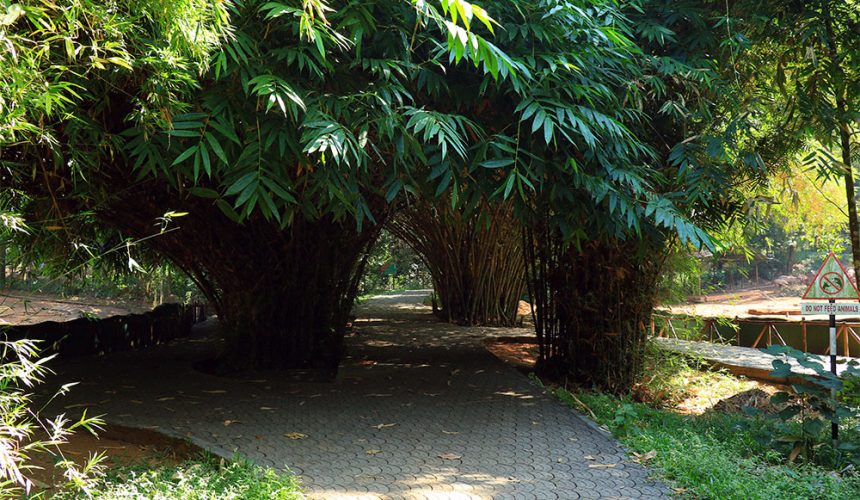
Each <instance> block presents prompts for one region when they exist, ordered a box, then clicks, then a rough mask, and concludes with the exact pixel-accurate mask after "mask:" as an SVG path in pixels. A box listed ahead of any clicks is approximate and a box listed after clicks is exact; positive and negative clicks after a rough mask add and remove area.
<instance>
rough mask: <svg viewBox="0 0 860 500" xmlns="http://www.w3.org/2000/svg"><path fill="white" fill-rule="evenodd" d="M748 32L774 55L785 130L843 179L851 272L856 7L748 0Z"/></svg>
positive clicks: (859, 16) (857, 249)
mask: <svg viewBox="0 0 860 500" xmlns="http://www.w3.org/2000/svg"><path fill="white" fill-rule="evenodd" d="M751 4H752V7H751V8H752V9H755V10H757V11H758V12H759V13H765V14H766V15H765V16H763V18H764V19H765V21H764V22H762V16H759V17H751V18H750V19H749V23H747V24H748V26H749V32H750V37H751V38H752V39H754V40H755V41H756V43H757V44H758V46H759V47H760V48H761V50H763V51H766V52H767V53H768V54H769V55H771V56H772V57H771V58H770V59H769V61H770V65H771V66H772V67H773V75H774V77H773V80H767V81H765V82H764V83H765V84H768V83H769V82H772V83H775V85H776V86H778V88H779V89H780V90H781V91H782V93H783V95H784V96H785V98H786V100H787V106H786V107H785V110H784V116H786V120H787V123H788V125H789V127H788V131H797V132H798V133H799V134H800V135H801V137H803V138H810V139H814V140H815V141H817V143H818V144H820V147H818V148H816V149H815V150H814V151H812V152H811V153H810V154H808V155H807V156H806V158H805V161H806V163H807V165H810V166H814V167H815V168H816V169H817V170H818V171H819V172H820V174H821V175H822V176H823V177H826V178H832V177H840V178H842V180H843V182H844V187H845V199H846V202H847V203H846V208H847V218H848V226H849V236H850V241H851V249H852V256H853V259H852V260H853V266H854V269H855V272H857V273H858V274H860V224H858V216H857V200H856V198H857V195H856V192H855V176H854V168H855V166H856V164H858V162H860V160H858V158H860V153H858V152H857V149H858V130H860V126H858V124H860V5H858V4H857V2H856V1H853V0H847V1H828V0H815V1H801V2H785V3H780V4H778V5H775V4H772V3H770V2H765V3H763V2H751Z"/></svg>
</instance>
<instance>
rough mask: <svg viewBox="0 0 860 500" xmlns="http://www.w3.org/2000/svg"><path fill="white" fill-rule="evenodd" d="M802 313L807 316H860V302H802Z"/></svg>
mask: <svg viewBox="0 0 860 500" xmlns="http://www.w3.org/2000/svg"><path fill="white" fill-rule="evenodd" d="M800 314H803V315H807V316H812V315H815V314H825V315H831V314H834V315H856V316H860V303H857V302H842V303H839V302H837V303H835V304H830V303H827V302H804V303H802V304H800Z"/></svg>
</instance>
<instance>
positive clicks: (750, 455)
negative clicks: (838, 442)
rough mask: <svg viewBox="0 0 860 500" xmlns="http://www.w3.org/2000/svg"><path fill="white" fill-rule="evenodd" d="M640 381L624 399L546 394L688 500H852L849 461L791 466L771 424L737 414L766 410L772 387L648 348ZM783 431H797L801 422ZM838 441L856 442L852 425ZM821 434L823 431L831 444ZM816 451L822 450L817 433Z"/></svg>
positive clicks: (845, 457)
mask: <svg viewBox="0 0 860 500" xmlns="http://www.w3.org/2000/svg"><path fill="white" fill-rule="evenodd" d="M645 373H646V374H647V375H646V376H645V377H643V379H642V381H641V382H640V383H639V384H637V385H636V386H635V387H634V388H633V390H632V391H631V393H630V395H628V396H626V397H617V396H613V395H608V394H603V393H595V392H589V391H580V390H573V391H568V390H566V389H564V388H560V387H548V390H549V391H550V392H552V393H553V394H555V396H556V397H558V398H559V399H560V400H561V401H563V402H565V403H567V404H568V405H570V406H572V407H574V408H576V409H577V410H579V411H581V412H583V413H584V414H587V415H590V416H591V417H592V418H593V419H594V420H595V421H597V423H599V424H601V425H603V426H605V427H606V428H608V429H609V430H610V431H611V432H612V433H613V434H614V435H615V436H616V437H617V438H618V439H619V440H620V441H621V442H622V443H624V444H625V445H626V446H627V447H628V448H629V449H630V451H631V452H632V453H633V457H634V458H636V457H638V459H639V460H641V461H642V462H643V463H647V465H648V466H649V467H651V468H653V469H654V470H655V471H656V472H657V473H658V474H659V475H660V476H661V477H662V478H663V479H664V480H665V481H666V482H667V483H668V484H670V485H671V486H673V487H675V489H676V491H677V492H679V493H681V494H683V495H684V496H689V497H694V498H719V499H724V498H743V499H747V498H751V499H759V498H760V499H771V498H826V499H829V498H833V499H845V498H860V471H858V464H857V463H852V460H855V461H856V458H852V457H851V455H850V454H847V453H844V452H840V451H835V450H833V448H832V447H831V446H829V444H824V445H822V446H820V447H819V448H818V449H817V451H816V453H815V456H814V461H811V462H809V463H796V462H794V463H793V462H790V461H789V460H788V459H787V454H788V450H789V446H788V445H787V444H786V445H784V444H783V443H776V442H774V439H773V438H774V437H775V436H779V435H780V431H779V430H778V428H777V422H776V421H775V420H774V419H770V418H766V417H753V416H750V415H748V414H747V413H745V412H744V411H743V408H744V407H745V406H748V405H749V406H755V407H757V408H758V409H760V410H762V411H763V412H764V413H769V412H773V411H776V409H775V407H774V406H772V405H771V404H770V402H769V399H770V395H771V394H774V393H775V392H777V391H778V388H777V387H774V386H772V385H769V384H761V383H758V382H754V381H750V380H747V379H745V378H741V377H735V376H733V375H731V374H729V373H727V372H714V371H708V370H705V369H704V367H703V366H702V362H701V360H696V359H692V358H690V357H686V356H682V355H679V354H676V353H670V352H666V351H663V350H661V349H659V348H657V347H656V345H653V344H652V345H651V346H650V347H649V349H648V351H647V356H646V363H645ZM790 425H796V426H799V425H800V424H799V423H791V424H790ZM840 429H841V430H840V437H841V438H842V440H843V441H848V442H860V426H858V422H845V423H844V425H842V426H841V427H840ZM829 430H830V429H829V426H828V428H827V429H826V430H825V432H826V433H827V435H828V436H829ZM820 442H822V443H829V439H828V438H827V436H825V435H823V434H822V439H821V441H820Z"/></svg>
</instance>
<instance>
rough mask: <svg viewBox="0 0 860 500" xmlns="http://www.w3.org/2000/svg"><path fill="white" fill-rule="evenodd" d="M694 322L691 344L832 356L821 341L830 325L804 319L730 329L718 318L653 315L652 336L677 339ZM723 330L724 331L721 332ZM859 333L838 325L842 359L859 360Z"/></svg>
mask: <svg viewBox="0 0 860 500" xmlns="http://www.w3.org/2000/svg"><path fill="white" fill-rule="evenodd" d="M692 322H701V326H700V327H698V328H697V331H696V332H695V336H696V337H697V338H695V339H691V340H707V341H709V342H720V343H728V344H732V345H737V346H741V347H751V348H760V347H768V346H771V345H773V344H780V345H789V346H791V347H794V348H797V349H801V350H803V351H805V352H813V353H814V354H825V355H826V354H830V346H829V342H826V341H823V340H822V338H823V336H824V335H825V333H826V331H827V328H828V327H829V324H828V322H827V321H821V320H818V321H815V320H812V321H809V320H806V319H805V318H803V319H801V320H800V321H785V320H780V319H768V318H762V319H758V318H756V319H751V318H743V319H741V318H735V319H734V320H732V321H730V322H729V323H731V325H728V324H726V320H722V321H719V320H717V319H715V318H703V319H698V320H696V319H695V318H691V317H686V316H668V315H654V316H653V317H652V318H651V328H650V329H651V335H652V336H655V337H672V338H676V339H677V338H679V334H678V332H679V330H681V329H683V330H685V331H689V326H690V323H692ZM720 327H724V328H723V330H722V331H721V330H720ZM796 329H799V335H798V334H796ZM727 330H729V331H727ZM787 330H790V331H791V335H790V336H789V335H786V333H787ZM810 330H812V331H810ZM858 330H860V323H854V322H837V324H836V339H837V346H838V347H837V348H838V350H839V352H838V354H839V355H840V356H851V355H852V354H851V353H852V352H853V353H854V357H860V334H858ZM742 333H746V334H742ZM811 337H814V339H813V340H814V342H811V341H810V339H811ZM786 338H788V340H786Z"/></svg>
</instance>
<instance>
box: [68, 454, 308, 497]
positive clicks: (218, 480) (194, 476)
mask: <svg viewBox="0 0 860 500" xmlns="http://www.w3.org/2000/svg"><path fill="white" fill-rule="evenodd" d="M52 498H58V499H78V498H102V499H138V498H181V499H183V500H197V499H201V500H202V499H215V498H217V499H270V498H271V499H280V500H292V499H300V498H304V495H303V494H302V492H301V490H300V488H299V481H298V478H296V477H295V476H294V475H292V474H285V473H280V472H277V471H275V470H273V469H270V468H264V467H260V466H257V465H254V464H252V463H251V462H249V461H247V460H244V459H241V458H237V459H235V460H232V461H227V460H223V459H220V458H216V457H213V456H209V455H206V456H202V457H199V458H195V459H193V460H188V461H185V462H182V463H180V464H178V465H175V466H162V467H159V468H156V469H151V468H148V467H146V466H144V465H141V466H125V467H118V468H113V469H109V470H108V471H106V473H105V474H104V475H103V476H102V477H100V478H98V479H96V480H95V481H94V483H93V484H92V485H91V487H90V488H89V495H87V494H86V493H84V492H75V493H72V492H63V493H60V494H57V495H55V496H53V497H52Z"/></svg>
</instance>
